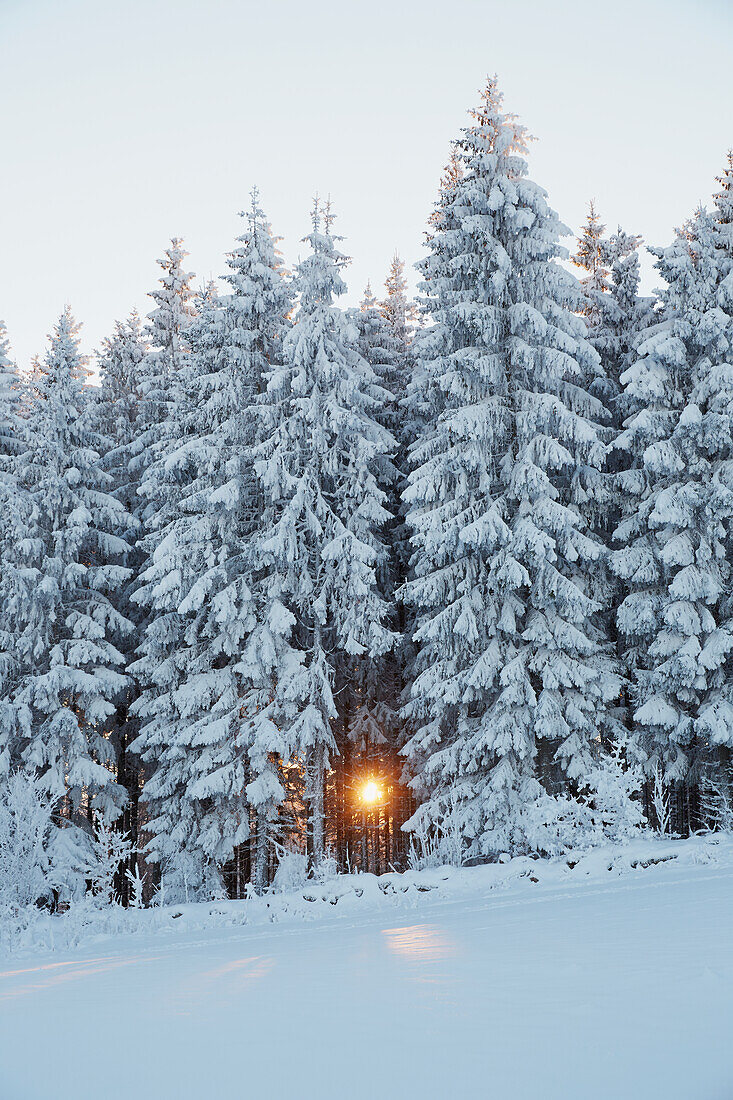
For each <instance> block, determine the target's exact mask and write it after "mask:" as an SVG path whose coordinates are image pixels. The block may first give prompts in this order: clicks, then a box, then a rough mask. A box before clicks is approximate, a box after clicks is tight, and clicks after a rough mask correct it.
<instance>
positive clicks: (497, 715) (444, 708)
mask: <svg viewBox="0 0 733 1100" xmlns="http://www.w3.org/2000/svg"><path fill="white" fill-rule="evenodd" d="M472 118H473V122H472V124H471V125H470V126H469V127H467V128H466V129H465V130H464V131H463V136H462V138H461V139H460V140H459V142H458V143H457V144H456V150H457V156H458V159H459V162H460V171H458V172H456V173H454V182H453V184H452V186H451V187H450V189H449V191H448V192H444V193H443V196H442V199H441V204H440V208H439V211H438V216H437V217H436V219H435V220H434V223H433V226H434V228H433V232H432V235H431V236H430V238H429V253H428V255H427V256H426V258H425V259H424V260H423V261H422V262H421V264H420V270H421V272H422V275H423V279H424V282H423V286H422V289H423V294H424V302H423V308H424V309H425V311H426V312H427V313H428V314H429V315H430V316H431V317H432V319H433V325H432V326H431V327H430V328H429V329H427V330H425V331H424V332H423V333H422V334H421V337H420V340H419V343H418V350H417V353H418V355H419V356H420V359H421V364H420V365H421V366H422V368H423V369H424V371H425V372H426V374H427V377H428V387H427V390H428V393H429V395H430V399H431V401H433V403H434V406H435V407H434V408H433V409H432V411H431V415H430V417H429V420H428V426H427V430H426V432H425V434H424V437H423V438H421V439H419V440H417V441H416V443H415V444H414V446H413V448H412V463H413V470H412V473H411V474H410V479H409V487H408V489H407V491H406V494H405V496H406V499H407V501H408V504H409V508H410V510H409V513H408V520H409V522H410V524H411V526H412V528H413V529H414V536H413V544H414V548H415V551H414V557H413V569H414V578H413V579H412V580H410V581H409V582H408V584H407V585H406V586H405V593H406V598H407V599H408V600H409V602H410V603H411V605H412V606H413V607H414V608H415V613H416V631H415V639H416V643H417V656H416V660H415V664H414V669H413V675H414V682H413V684H412V701H411V703H410V706H409V708H408V717H409V719H410V721H412V722H414V723H415V726H416V731H415V733H414V735H413V737H412V738H411V740H410V741H409V743H408V744H407V746H406V747H405V750H404V751H405V754H406V756H407V760H408V766H409V768H410V770H411V772H412V775H413V779H412V786H413V789H414V790H415V792H416V794H417V795H418V796H419V797H420V798H421V799H422V805H421V806H420V808H419V809H418V811H417V813H416V814H415V815H414V817H413V819H412V820H411V822H410V823H409V825H410V827H411V828H412V829H413V830H416V831H418V833H419V832H421V831H422V830H424V829H426V828H431V827H432V828H434V829H435V830H437V832H438V833H439V834H440V833H441V832H443V833H445V832H451V833H452V834H453V835H454V836H455V835H456V834H457V836H458V840H459V842H460V844H461V845H462V848H463V851H464V852H465V853H466V854H467V855H468V856H471V857H484V856H488V855H491V854H495V853H499V852H504V851H521V850H524V851H526V850H547V849H551V848H552V847H554V846H556V844H558V843H561V842H562V832H563V828H564V824H563V823H564V822H565V823H567V824H568V825H570V824H572V822H573V821H576V820H578V818H583V819H584V818H586V817H587V814H585V813H584V807H581V806H580V805H579V804H578V803H576V802H574V801H572V800H570V799H562V798H551V796H550V792H555V791H560V792H562V791H566V790H568V789H570V791H575V792H577V791H578V789H579V788H582V787H583V786H584V784H585V782H586V777H587V776H589V775H590V773H591V771H592V769H593V766H594V762H595V758H596V756H597V754H598V740H599V733H600V731H601V730H602V728H603V725H604V722H605V721H606V706H607V703H608V702H609V700H611V699H613V698H614V697H615V696H616V695H617V694H618V691H619V678H618V677H617V676H616V675H615V674H614V671H613V667H612V662H611V660H610V659H609V657H608V655H607V646H606V639H605V638H604V637H603V636H602V634H601V632H600V631H599V629H598V628H597V626H596V625H595V623H594V617H595V616H596V613H597V612H598V610H599V606H598V604H597V603H596V602H595V600H594V598H593V597H594V592H593V591H592V585H591V583H590V578H591V577H592V574H593V569H594V566H595V563H596V562H597V561H598V558H599V556H600V555H601V553H602V547H601V546H600V545H599V543H598V541H597V540H595V539H593V538H591V537H590V536H589V535H588V534H587V532H586V531H585V529H584V528H585V521H584V518H583V508H584V505H585V503H586V500H587V490H586V485H587V480H588V476H589V472H590V473H591V474H592V473H593V471H596V470H597V468H598V466H599V465H600V463H601V461H602V457H603V448H602V445H601V443H600V440H599V435H598V430H597V427H596V424H595V421H596V420H597V419H599V418H601V417H602V416H603V414H604V410H603V408H602V406H601V405H600V403H599V402H598V400H597V399H595V398H593V397H591V396H590V395H589V393H588V391H587V387H588V385H589V384H590V382H591V381H592V380H593V379H594V378H596V377H597V376H598V372H599V365H598V357H597V355H596V353H595V352H594V351H593V349H592V348H591V347H590V346H589V344H588V343H587V341H586V340H585V325H584V322H583V320H582V319H581V318H579V317H577V316H576V315H575V314H574V312H572V311H573V310H574V309H576V308H577V305H578V288H577V282H576V281H575V280H574V279H573V277H572V276H571V275H569V273H567V272H566V271H564V270H563V268H562V267H561V266H560V265H559V263H558V262H557V261H558V259H559V258H560V257H561V256H564V255H565V253H564V250H563V249H561V247H560V245H559V244H558V239H559V237H560V235H561V233H563V232H566V230H565V229H564V227H563V226H562V225H561V223H560V222H559V221H558V219H557V217H556V215H555V214H554V213H553V211H552V210H550V208H549V207H548V205H547V200H546V195H545V192H544V191H542V189H541V188H539V187H538V186H537V185H536V184H534V183H532V182H530V181H529V180H528V179H527V178H526V172H527V167H526V162H525V160H524V155H523V154H524V152H525V145H526V137H525V130H524V128H523V127H522V126H520V125H519V124H518V123H517V121H516V120H515V118H514V117H513V116H511V115H507V114H505V113H504V112H503V110H502V97H501V94H500V93H499V91H498V89H497V86H496V82H495V81H494V80H490V81H489V82H488V85H487V87H486V90H485V91H484V93H483V95H482V100H481V105H480V106H479V108H478V109H477V110H475V111H473V112H472Z"/></svg>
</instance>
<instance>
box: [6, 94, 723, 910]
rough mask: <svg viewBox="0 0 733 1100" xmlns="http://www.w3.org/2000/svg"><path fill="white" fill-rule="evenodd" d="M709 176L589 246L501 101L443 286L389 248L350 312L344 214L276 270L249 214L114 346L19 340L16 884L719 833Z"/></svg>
mask: <svg viewBox="0 0 733 1100" xmlns="http://www.w3.org/2000/svg"><path fill="white" fill-rule="evenodd" d="M709 190H710V193H711V196H712V197H711V199H710V202H709V204H708V206H707V207H700V208H699V209H697V210H693V211H690V217H689V220H688V221H687V222H685V224H684V225H682V226H681V227H680V228H679V229H677V230H676V231H675V232H674V235H673V237H672V239H671V242H670V243H668V244H666V245H664V246H663V247H658V246H657V245H656V244H655V245H654V246H646V245H645V244H644V242H642V240H641V238H640V237H639V236H636V235H635V234H634V226H628V227H624V228H623V229H622V228H620V227H619V228H617V229H615V230H614V231H610V230H609V229H607V228H606V226H605V225H604V224H603V218H607V219H608V222H609V225H610V224H612V222H611V219H612V216H613V212H612V211H608V212H606V211H603V212H602V213H601V212H598V211H597V210H596V209H595V208H594V206H593V204H591V205H590V206H589V213H588V218H587V222H586V224H585V225H584V227H583V229H582V231H581V233H580V235H579V237H578V239H577V240H576V241H575V242H574V243H572V239H571V243H568V230H567V229H566V228H565V226H564V225H563V223H562V222H561V221H560V220H559V218H558V215H557V214H556V213H555V212H554V210H553V209H552V207H551V205H550V202H551V196H549V197H548V195H547V194H546V193H545V191H544V190H543V189H542V187H541V185H540V184H539V183H535V182H534V181H533V180H532V179H531V176H530V168H529V167H528V161H527V135H526V131H525V129H524V127H523V126H522V125H521V124H520V122H519V121H518V120H517V118H516V117H515V116H514V115H512V114H510V113H507V111H506V110H505V108H504V105H503V102H502V96H501V93H500V91H499V89H498V87H497V84H496V81H495V80H489V81H488V83H487V84H486V87H485V89H484V90H483V92H482V94H481V96H480V98H479V100H478V105H477V106H476V107H475V108H474V109H473V110H472V111H471V112H470V116H469V121H468V125H467V126H466V127H465V128H464V129H463V130H461V132H460V134H459V136H458V137H457V139H456V141H455V143H454V144H453V146H452V148H451V149H450V150H449V151H448V156H447V167H446V169H445V173H444V176H443V178H442V181H441V182H440V187H439V191H438V195H437V199H436V202H435V205H434V208H433V210H432V212H430V211H426V212H425V214H426V222H427V231H426V236H425V244H424V250H423V255H422V258H421V259H420V260H419V263H418V264H417V268H418V272H419V282H418V295H417V298H416V300H414V301H413V300H412V297H411V295H410V293H409V291H408V281H407V279H406V277H405V269H404V263H403V261H402V260H401V259H400V257H398V256H395V257H394V258H393V259H392V261H391V264H390V263H389V257H386V258H385V270H386V278H385V281H384V283H383V289H382V284H380V285H379V286H377V285H376V284H375V285H374V286H367V288H366V289H365V291H364V296H363V300H362V302H361V305H360V307H355V308H345V307H343V306H342V305H341V304H340V302H341V301H342V298H343V295H344V293H345V291H346V283H345V278H346V271H347V264H348V261H347V257H346V255H345V252H344V251H343V249H344V248H345V247H346V246H345V245H344V244H343V243H342V237H341V236H340V234H339V232H338V230H337V226H338V229H340V228H341V227H340V225H339V224H338V222H337V221H336V213H335V209H334V207H333V206H332V205H331V202H330V201H323V200H322V199H319V198H316V199H315V200H314V201H313V205H312V208H311V211H310V215H309V220H308V214H307V210H304V219H303V221H304V230H307V235H306V236H305V237H304V243H303V250H302V251H303V258H302V259H301V261H300V262H299V263H298V264H297V266H296V267H295V269H294V270H292V271H289V270H286V269H285V267H284V265H283V261H282V258H281V255H280V251H279V247H278V245H279V239H278V237H277V236H276V235H275V232H274V231H273V229H271V227H270V224H269V222H268V217H267V213H266V196H261V195H260V194H259V193H258V191H257V190H256V189H254V190H253V191H252V193H251V196H250V199H249V202H248V205H247V206H246V208H245V210H244V213H243V214H242V219H241V235H240V236H239V237H238V238H237V239H236V240H235V241H233V242H231V243H230V244H229V251H227V252H226V255H225V259H224V260H223V261H222V267H223V269H224V273H223V275H222V278H221V280H220V281H219V282H210V283H208V284H207V285H201V284H200V283H197V280H196V276H195V275H194V274H193V273H192V272H191V271H190V270H189V264H188V255H187V252H186V250H185V246H184V242H183V241H182V240H181V239H178V238H176V239H174V240H173V241H171V242H170V245H169V247H168V248H166V249H165V251H164V252H163V255H162V258H161V259H160V261H159V262H160V280H159V282H158V284H157V286H155V288H154V289H153V290H152V291H151V294H150V298H151V302H152V306H151V309H150V312H149V313H148V314H147V316H145V317H141V316H139V315H138V314H137V313H132V314H131V315H130V316H129V317H128V318H127V319H125V320H122V321H120V322H119V323H118V324H117V325H116V326H115V329H114V331H113V332H112V333H111V334H110V335H109V337H108V339H106V340H105V342H104V345H103V346H102V347H101V348H100V349H99V351H98V352H97V353H96V356H95V358H94V359H93V360H91V359H89V358H87V357H85V356H84V355H83V354H82V352H81V350H80V336H79V324H78V323H77V321H76V319H75V318H74V316H73V314H72V312H71V310H70V309H69V308H67V309H66V310H65V311H64V313H63V314H62V315H61V317H60V318H59V319H58V321H57V322H56V324H55V325H54V327H53V330H52V333H51V336H50V339H49V343H48V348H47V350H46V353H45V355H44V356H43V357H42V358H39V359H37V360H35V361H34V362H33V363H32V364H31V366H30V367H29V368H28V369H21V367H20V366H18V365H17V364H15V363H14V362H13V354H12V343H11V342H12V333H9V334H8V333H6V330H5V328H4V326H0V557H1V560H2V573H1V577H0V784H2V785H3V787H4V788H5V797H4V799H3V800H2V806H0V856H1V861H4V862H3V863H2V866H3V876H2V881H0V895H2V893H3V891H4V892H5V893H6V894H7V895H8V897H10V895H11V894H12V899H14V904H18V905H20V904H37V903H39V902H44V903H46V904H48V905H50V906H52V907H56V908H59V907H60V908H63V907H64V906H66V905H68V904H69V903H70V902H71V901H72V900H73V899H75V898H78V897H79V896H81V895H84V893H85V892H90V891H91V892H96V893H98V894H102V895H103V896H105V897H108V898H109V899H110V900H111V899H112V898H116V899H118V900H121V901H122V903H123V904H128V903H130V902H132V901H134V902H135V904H139V903H141V902H143V901H144V902H146V903H147V902H149V901H151V900H152V899H153V898H154V897H158V898H161V897H163V898H165V899H166V900H168V901H171V902H178V901H187V900H197V899H202V900H203V899H209V898H212V897H223V896H229V897H231V898H241V897H245V896H249V895H250V894H252V893H262V892H263V891H264V890H265V889H266V888H268V887H269V886H270V885H271V884H272V882H273V879H274V878H275V876H276V874H277V873H278V868H279V867H281V866H283V865H284V863H285V862H286V860H287V858H288V857H289V856H291V855H292V853H294V852H295V853H300V854H301V855H302V856H304V857H307V859H308V862H309V866H310V867H311V868H313V869H318V868H322V867H323V866H324V865H328V866H329V867H330V868H331V869H332V870H334V871H335V870H340V871H372V872H375V873H382V872H386V871H389V870H391V869H392V870H401V869H404V868H405V867H406V866H408V865H413V866H415V865H419V864H420V861H423V862H425V861H429V860H433V861H440V862H448V863H456V864H461V863H463V864H465V863H471V864H474V863H488V862H493V861H497V860H499V859H500V858H502V857H506V856H507V855H509V856H513V855H521V854H527V855H539V856H543V855H555V854H558V853H562V852H566V851H569V850H570V849H575V848H584V847H589V846H592V845H595V844H601V843H604V842H608V841H611V842H613V841H617V840H623V839H625V838H628V837H630V836H632V835H634V834H635V833H637V832H638V831H639V830H643V829H649V830H652V831H655V832H659V833H664V834H670V835H673V834H676V835H682V836H687V835H689V834H691V833H694V832H698V831H705V830H716V829H721V828H729V827H730V826H731V824H733V791H732V790H731V786H732V784H733V772H732V770H731V746H733V153H728V155H727V158H726V157H725V156H724V155H723V151H721V166H720V175H719V177H718V179H717V181H716V180H711V181H710V187H709ZM275 229H276V227H275ZM344 229H345V231H347V229H348V227H344ZM670 235H671V236H672V234H670ZM226 243H227V242H224V244H225V245H226ZM645 247H649V251H650V252H651V253H652V255H653V257H654V260H655V265H656V273H657V275H658V283H659V286H660V288H661V289H660V290H659V291H657V292H656V293H655V295H654V296H647V295H644V294H642V293H641V291H640V268H639V256H640V252H641V250H642V249H643V248H645ZM123 305H124V304H123ZM1 310H2V303H0V312H1ZM13 861H15V862H13ZM12 899H11V900H12ZM5 901H7V898H6V899H3V904H4V903H5Z"/></svg>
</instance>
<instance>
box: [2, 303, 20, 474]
mask: <svg viewBox="0 0 733 1100" xmlns="http://www.w3.org/2000/svg"><path fill="white" fill-rule="evenodd" d="M21 392H22V385H21V380H20V377H19V375H18V370H17V367H16V365H15V363H14V362H13V360H12V359H11V358H10V340H9V338H8V330H7V328H6V327H5V323H4V322H3V321H0V476H2V475H4V474H7V473H8V462H7V460H8V458H9V457H10V456H11V455H16V454H18V453H19V451H20V450H21V429H20V419H19V412H20V398H21Z"/></svg>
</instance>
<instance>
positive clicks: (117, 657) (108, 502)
mask: <svg viewBox="0 0 733 1100" xmlns="http://www.w3.org/2000/svg"><path fill="white" fill-rule="evenodd" d="M78 329H79V326H78V325H77V324H76V322H75V321H74V319H73V317H72V315H71V312H70V310H69V309H68V308H67V309H66V310H65V311H64V313H63V314H62V315H61V318H60V320H59V321H58V323H57V325H56V327H55V329H54V332H53V335H52V337H51V343H50V348H49V350H48V352H47V354H46V357H45V359H44V361H43V366H42V371H41V372H40V373H39V375H38V377H37V379H36V380H35V383H34V386H35V394H34V396H33V399H32V401H31V403H30V407H29V412H28V417H27V422H26V424H27V433H26V442H25V448H24V450H23V451H22V453H21V455H20V456H19V458H18V460H17V463H16V470H17V476H18V480H19V482H20V484H21V486H22V488H23V490H24V491H25V492H26V493H27V494H28V499H29V501H30V512H29V516H28V525H27V530H26V532H25V533H24V537H22V538H20V539H19V541H18V542H17V544H16V547H15V554H14V558H13V565H14V566H15V567H16V568H18V569H20V570H22V572H23V577H24V585H23V588H22V590H17V591H16V594H15V598H14V599H13V601H12V603H11V606H10V607H9V608H5V609H4V610H5V611H6V613H7V614H8V619H9V620H10V621H11V622H12V624H13V627H12V628H13V630H14V633H15V646H16V649H15V652H16V658H17V662H18V666H19V669H18V676H17V682H16V685H15V690H14V692H13V704H14V707H15V708H16V713H17V715H18V719H19V725H20V733H21V737H22V751H21V754H20V756H21V762H22V764H23V766H24V767H25V768H26V769H28V770H29V771H34V770H35V771H37V772H38V773H39V776H40V779H41V783H42V786H43V789H44V790H46V791H47V792H48V794H49V796H50V797H51V799H52V800H53V803H54V807H55V810H56V812H57V813H58V814H59V815H60V816H61V817H65V818H67V819H69V820H70V821H72V822H78V821H79V820H80V815H83V816H84V817H85V818H86V819H87V820H88V821H91V822H93V821H94V820H96V819H98V818H101V819H113V818H115V817H116V816H117V815H118V814H119V811H120V808H121V806H122V804H123V803H124V790H123V789H122V787H120V785H119V784H118V783H117V782H116V780H115V775H114V769H115V760H114V751H113V747H112V745H111V744H110V742H109V740H108V739H107V738H106V737H105V730H106V723H107V721H108V719H109V717H110V715H111V714H112V713H113V712H114V709H115V700H116V699H117V698H118V696H119V693H120V691H122V690H123V689H124V687H125V684H126V676H125V674H124V673H123V672H122V671H121V668H120V666H121V664H122V661H123V658H122V655H121V653H120V650H119V648H118V645H117V643H118V641H119V639H121V638H124V636H125V635H126V634H127V632H128V631H129V630H130V629H131V624H130V623H129V622H128V620H127V619H126V618H125V617H124V616H123V615H121V614H120V613H119V612H118V611H117V610H116V609H115V607H114V605H113V603H112V602H111V600H110V595H111V594H113V593H114V591H115V590H116V589H117V588H118V586H119V585H120V584H122V583H124V581H125V580H126V578H127V575H128V573H127V570H126V569H125V568H124V567H122V566H121V565H119V564H118V563H119V562H120V561H121V560H123V559H124V556H125V554H126V553H127V551H128V546H127V544H126V543H125V542H124V540H123V539H122V538H120V537H119V536H118V535H117V534H116V532H118V531H120V530H124V529H125V527H126V518H125V512H124V508H123V506H122V505H121V504H120V503H119V502H118V501H117V500H116V499H115V498H114V497H113V496H111V495H110V493H109V488H110V483H111V478H110V475H109V474H108V473H106V472H104V471H103V470H102V468H101V462H100V452H101V451H103V450H104V449H105V447H106V444H105V441H104V440H103V439H102V438H101V437H100V435H99V434H98V433H97V432H96V431H95V430H94V424H93V417H92V414H91V408H90V405H89V403H88V401H87V397H86V394H85V383H86V380H87V377H88V370H87V366H86V360H85V359H84V357H83V356H82V355H81V354H80V351H79V340H78Z"/></svg>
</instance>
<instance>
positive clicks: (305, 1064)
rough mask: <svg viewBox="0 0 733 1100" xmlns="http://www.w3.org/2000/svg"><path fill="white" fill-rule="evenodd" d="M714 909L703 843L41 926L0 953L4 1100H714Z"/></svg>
mask: <svg viewBox="0 0 733 1100" xmlns="http://www.w3.org/2000/svg"><path fill="white" fill-rule="evenodd" d="M570 864H573V866H570ZM731 912H733V841H732V840H731V839H730V838H725V837H723V838H712V839H699V838H696V839H693V840H691V841H684V842H680V841H669V842H661V841H638V842H634V843H632V844H629V845H626V846H625V847H624V848H623V849H618V848H615V849H604V850H597V851H595V852H592V853H590V854H587V855H581V856H578V857H575V858H572V859H570V860H558V861H551V862H540V861H533V860H517V859H515V860H511V861H510V862H508V863H506V864H504V865H502V864H498V865H497V864H494V865H492V866H489V867H477V868H471V869H462V870H456V869H452V868H436V869H435V870H431V871H423V872H412V873H407V874H405V875H402V876H400V875H389V876H384V877H382V878H381V879H375V878H374V877H373V876H368V875H361V876H340V877H339V878H336V879H333V880H330V881H329V882H325V883H320V884H313V885H312V886H309V887H308V888H306V889H305V890H303V891H301V892H297V893H294V894H289V895H278V896H270V897H267V898H262V899H252V900H251V901H245V902H221V903H211V904H197V905H189V906H175V907H168V908H161V909H154V910H143V911H139V912H130V911H128V912H126V913H124V914H118V915H117V917H116V918H115V919H116V920H117V925H116V926H115V925H114V924H113V923H111V921H112V918H111V917H110V916H109V915H107V917H106V918H105V919H106V925H104V926H103V925H102V924H101V923H99V924H98V925H96V926H95V924H94V923H93V922H88V923H87V925H86V927H85V930H84V932H83V934H80V933H78V932H77V934H76V935H77V938H78V939H79V943H78V944H77V946H76V947H75V948H73V949H70V948H69V947H68V944H67V945H66V946H64V947H63V948H62V949H61V950H56V951H49V949H48V948H49V946H50V945H51V944H52V942H53V940H52V938H51V937H52V936H54V937H55V938H56V942H57V943H59V942H62V940H63V936H62V932H61V926H62V924H63V920H64V919H65V918H56V926H53V927H48V928H46V929H45V931H44V930H43V929H42V930H41V933H40V934H39V936H38V939H37V942H35V943H34V944H27V945H26V946H25V947H24V948H23V949H21V950H18V949H16V950H15V951H14V953H13V955H12V957H11V956H9V955H7V954H6V955H5V956H4V957H2V958H0V1097H2V1100H42V1098H43V1100H45V1098H46V1097H48V1096H54V1097H55V1098H57V1100H67V1098H69V1100H71V1098H72V1097H76V1096H78V1095H79V1094H80V1090H81V1091H82V1092H83V1091H84V1090H86V1088H87V1087H89V1088H92V1089H93V1092H94V1094H95V1095H97V1096H100V1097H104V1098H105V1100H117V1098H121V1097H123V1096H124V1097H129V1096H131V1095H132V1096H135V1097H137V1098H139V1100H146V1098H148V1097H150V1098H153V1097H155V1098H163V1100H169V1098H170V1100H189V1098H191V1100H215V1098H219V1097H222V1098H223V1097H230V1096H231V1097H245V1098H250V1097H251V1098H257V1100H265V1098H269V1097H273V1098H275V1097H287V1096H290V1095H293V1096H295V1095H297V1096H298V1097H301V1098H305V1100H309V1098H313V1100H316V1098H324V1100H328V1098H331V1097H334V1098H335V1097H349V1098H354V1100H357V1098H362V1097H364V1098H366V1097H381V1098H393V1097H394V1098H398V1097H399V1098H405V1097H410V1098H412V1097H414V1098H420V1100H422V1098H433V1097H434V1098H436V1100H437V1098H448V1097H487V1098H494V1097H495V1098H500V1100H524V1098H527V1100H529V1098H530V1097H531V1098H533V1100H539V1098H542V1100H555V1098H557V1100H573V1098H576V1097H577V1098H578V1100H580V1098H583V1100H589V1098H593V1100H619V1098H621V1097H623V1098H624V1100H635V1098H637V1097H638V1098H639V1100H641V1098H642V1097H644V1098H647V1097H653V1096H664V1097H665V1100H676V1098H680V1100H682V1098H685V1100H687V1098H689V1097H691V1096H692V1097H695V1098H696V1100H725V1098H729V1097H731V1096H732V1095H733V1068H731V1061H730V1035H731V1033H732V1029H733V994H732V993H731V991H732V990H733V924H732V922H731ZM121 1067H127V1070H126V1072H121Z"/></svg>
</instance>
